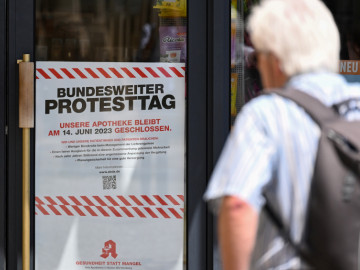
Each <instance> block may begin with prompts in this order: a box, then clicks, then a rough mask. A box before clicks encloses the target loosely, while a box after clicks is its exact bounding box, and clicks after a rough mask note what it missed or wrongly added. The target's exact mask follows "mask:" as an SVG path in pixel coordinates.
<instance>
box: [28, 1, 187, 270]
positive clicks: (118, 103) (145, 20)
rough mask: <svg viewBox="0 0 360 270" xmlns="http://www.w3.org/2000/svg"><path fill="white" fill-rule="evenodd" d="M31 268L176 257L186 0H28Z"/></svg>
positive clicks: (174, 265) (153, 265)
mask: <svg viewBox="0 0 360 270" xmlns="http://www.w3.org/2000/svg"><path fill="white" fill-rule="evenodd" d="M35 25H36V35H35V52H36V54H35V55H36V57H35V58H36V134H35V153H36V156H35V216H36V217H35V269H38V270H41V269H44V270H47V269H59V270H60V269H64V270H65V269H66V270H68V269H93V268H96V269H146V270H151V269H154V270H155V269H156V270H157V269H184V262H185V260H184V239H185V234H184V231H185V230H184V228H185V226H184V225H185V224H184V216H185V215H184V213H185V195H186V194H185V165H186V162H185V157H186V152H185V149H186V147H185V146H186V142H185V134H186V129H185V124H186V123H185V117H186V115H185V105H186V91H185V89H186V87H185V71H186V66H185V63H186V57H187V50H186V49H187V9H186V1H185V0H184V1H183V0H175V1H152V0H137V1H120V0H110V1H102V0H92V1H89V0H71V1H64V0H55V1H54V0H51V1H50V0H37V1H36V23H35Z"/></svg>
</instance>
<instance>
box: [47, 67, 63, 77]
mask: <svg viewBox="0 0 360 270" xmlns="http://www.w3.org/2000/svg"><path fill="white" fill-rule="evenodd" d="M49 70H50V72H51V73H52V74H54V75H55V77H56V78H58V79H63V77H62V76H61V75H60V74H59V73H58V72H57V71H56V70H55V69H53V68H49Z"/></svg>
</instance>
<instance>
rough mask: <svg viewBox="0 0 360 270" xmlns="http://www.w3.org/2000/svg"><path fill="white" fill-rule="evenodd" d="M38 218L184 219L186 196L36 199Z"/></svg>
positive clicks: (59, 197) (38, 197) (50, 197)
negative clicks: (40, 216)
mask: <svg viewBox="0 0 360 270" xmlns="http://www.w3.org/2000/svg"><path fill="white" fill-rule="evenodd" d="M35 206H36V211H35V215H45V216H54V215H55V216H82V217H84V216H92V217H118V218H121V217H122V218H167V219H168V218H176V219H182V218H183V216H184V196H183V195H176V196H173V195H161V196H160V195H152V196H150V195H140V196H135V195H126V196H122V195H119V196H41V197H40V196H36V197H35Z"/></svg>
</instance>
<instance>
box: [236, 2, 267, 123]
mask: <svg viewBox="0 0 360 270" xmlns="http://www.w3.org/2000/svg"><path fill="white" fill-rule="evenodd" d="M258 2H259V0H251V1H250V0H249V1H242V0H231V118H232V121H234V120H235V117H236V115H237V113H238V112H239V111H240V109H241V107H242V106H243V105H244V104H245V103H246V102H248V101H249V100H250V99H252V98H254V97H256V96H258V95H259V94H260V91H261V88H262V86H261V80H260V75H259V72H258V70H257V68H256V65H255V63H254V61H253V53H254V48H253V46H252V44H251V40H250V37H249V34H248V33H247V31H246V29H245V22H246V20H247V17H248V16H249V13H250V10H251V8H252V6H253V5H256V4H257V3H258Z"/></svg>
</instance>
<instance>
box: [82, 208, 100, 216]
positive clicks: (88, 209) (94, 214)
mask: <svg viewBox="0 0 360 270" xmlns="http://www.w3.org/2000/svg"><path fill="white" fill-rule="evenodd" d="M84 207H85V209H86V210H87V211H88V212H89V213H90V215H92V216H93V217H97V216H98V215H97V214H96V213H95V212H94V211H93V210H92V209H91V207H90V206H87V205H86V206H84Z"/></svg>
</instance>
